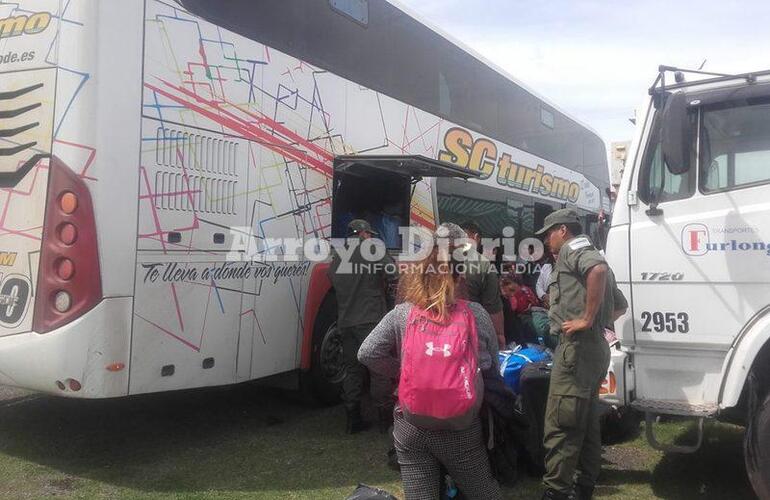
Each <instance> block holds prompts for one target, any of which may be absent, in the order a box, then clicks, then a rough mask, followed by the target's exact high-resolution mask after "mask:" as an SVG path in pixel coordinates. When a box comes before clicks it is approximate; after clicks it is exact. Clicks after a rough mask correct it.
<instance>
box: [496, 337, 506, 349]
mask: <svg viewBox="0 0 770 500" xmlns="http://www.w3.org/2000/svg"><path fill="white" fill-rule="evenodd" d="M497 345H498V349H499V350H502V349H505V337H503V336H498V337H497Z"/></svg>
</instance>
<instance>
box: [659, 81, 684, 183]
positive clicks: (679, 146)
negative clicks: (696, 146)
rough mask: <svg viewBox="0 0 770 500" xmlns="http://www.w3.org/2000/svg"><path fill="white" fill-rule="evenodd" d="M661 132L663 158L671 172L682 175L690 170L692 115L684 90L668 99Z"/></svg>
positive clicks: (664, 108) (664, 109)
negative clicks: (688, 111)
mask: <svg viewBox="0 0 770 500" xmlns="http://www.w3.org/2000/svg"><path fill="white" fill-rule="evenodd" d="M661 133H662V136H663V137H662V140H661V148H662V150H663V160H664V161H665V162H666V166H667V167H668V170H669V172H671V173H672V174H674V175H681V174H683V173H685V172H687V171H688V170H690V148H691V145H690V117H689V115H688V113H687V98H686V96H685V93H684V92H675V93H673V94H671V95H670V96H669V97H668V99H666V104H665V106H664V107H663V116H662V127H661Z"/></svg>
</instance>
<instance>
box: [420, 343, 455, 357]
mask: <svg viewBox="0 0 770 500" xmlns="http://www.w3.org/2000/svg"><path fill="white" fill-rule="evenodd" d="M425 347H426V349H425V354H427V355H428V356H433V353H434V352H436V351H438V352H443V353H444V357H445V358H448V357H449V356H451V355H452V349H451V347H452V346H451V345H449V344H444V348H443V349H436V347H435V346H434V345H433V342H426V343H425Z"/></svg>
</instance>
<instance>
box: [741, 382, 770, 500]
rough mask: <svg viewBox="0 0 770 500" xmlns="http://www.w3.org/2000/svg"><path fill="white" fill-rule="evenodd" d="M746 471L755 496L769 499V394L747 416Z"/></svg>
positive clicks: (744, 449) (745, 438)
mask: <svg viewBox="0 0 770 500" xmlns="http://www.w3.org/2000/svg"><path fill="white" fill-rule="evenodd" d="M743 453H744V456H745V458H746V471H747V472H748V475H749V480H750V481H751V485H752V486H753V487H754V491H755V492H756V493H757V496H758V497H759V498H761V499H762V500H769V499H770V394H768V395H767V396H765V399H764V401H762V404H760V405H757V411H756V412H754V414H753V415H751V416H750V417H749V425H748V429H747V430H746V434H745V436H744V440H743Z"/></svg>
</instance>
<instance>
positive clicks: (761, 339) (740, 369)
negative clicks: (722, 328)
mask: <svg viewBox="0 0 770 500" xmlns="http://www.w3.org/2000/svg"><path fill="white" fill-rule="evenodd" d="M768 342H770V306H768V307H765V308H764V309H762V310H761V311H760V312H759V313H757V314H756V315H755V316H754V317H753V318H752V319H751V321H749V322H748V323H747V324H746V326H744V328H743V330H742V331H741V333H740V334H739V335H738V337H737V338H736V339H735V342H733V345H732V346H731V347H730V350H729V352H728V353H727V358H726V359H725V364H724V367H723V368H722V385H721V387H720V390H719V408H720V409H725V408H732V407H734V406H736V405H737V404H738V400H739V399H740V397H741V393H742V392H743V387H744V386H745V384H746V380H747V379H748V376H749V372H750V371H751V367H752V366H753V364H754V360H755V359H756V358H757V355H758V354H759V352H760V351H761V350H762V347H764V346H765V345H766V344H768Z"/></svg>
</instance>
